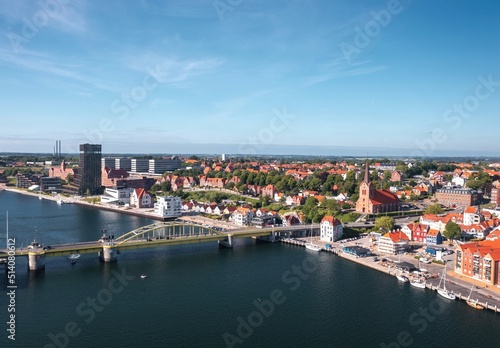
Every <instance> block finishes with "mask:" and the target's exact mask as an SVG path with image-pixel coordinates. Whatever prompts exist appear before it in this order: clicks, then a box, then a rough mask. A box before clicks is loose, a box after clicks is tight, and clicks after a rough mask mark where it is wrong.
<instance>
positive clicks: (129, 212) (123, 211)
mask: <svg viewBox="0 0 500 348" xmlns="http://www.w3.org/2000/svg"><path fill="white" fill-rule="evenodd" d="M2 190H3V191H7V192H13V193H19V194H22V195H25V196H31V197H38V198H39V199H46V200H49V201H53V202H55V203H58V201H62V202H63V203H62V204H78V205H80V206H83V207H89V208H94V209H101V210H105V211H112V212H115V213H121V214H127V215H133V216H138V217H144V218H148V219H153V220H158V221H166V220H169V219H172V218H163V217H160V216H157V215H154V214H152V213H149V212H146V211H140V210H139V209H140V208H129V209H125V208H118V207H116V208H115V207H111V206H105V205H102V204H100V203H98V204H93V203H89V202H87V201H84V200H82V199H76V198H74V197H67V196H63V195H62V194H59V193H58V194H56V195H54V196H52V195H47V194H39V193H33V192H28V191H24V190H21V189H18V188H11V187H5V186H3V187H0V191H2ZM146 209H152V208H146Z"/></svg>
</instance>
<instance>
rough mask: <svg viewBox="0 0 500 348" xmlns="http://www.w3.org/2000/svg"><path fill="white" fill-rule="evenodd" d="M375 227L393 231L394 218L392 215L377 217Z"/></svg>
mask: <svg viewBox="0 0 500 348" xmlns="http://www.w3.org/2000/svg"><path fill="white" fill-rule="evenodd" d="M375 228H376V229H379V230H380V229H384V230H386V231H392V230H393V229H394V219H393V218H392V217H390V216H381V217H378V218H376V219H375Z"/></svg>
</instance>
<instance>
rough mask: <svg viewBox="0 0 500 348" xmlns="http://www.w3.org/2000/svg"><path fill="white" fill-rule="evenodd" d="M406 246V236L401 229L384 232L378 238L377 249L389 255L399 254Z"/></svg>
mask: <svg viewBox="0 0 500 348" xmlns="http://www.w3.org/2000/svg"><path fill="white" fill-rule="evenodd" d="M407 248H408V236H407V235H406V234H404V233H403V232H402V231H393V232H388V233H386V234H384V235H383V236H382V237H380V238H379V240H378V251H379V252H380V253H386V254H391V255H396V254H401V253H404V252H405V251H406V249H407Z"/></svg>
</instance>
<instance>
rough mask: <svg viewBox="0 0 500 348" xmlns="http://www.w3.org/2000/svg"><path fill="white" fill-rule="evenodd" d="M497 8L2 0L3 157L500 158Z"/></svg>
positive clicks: (239, 0)
mask: <svg viewBox="0 0 500 348" xmlns="http://www.w3.org/2000/svg"><path fill="white" fill-rule="evenodd" d="M499 10H500V3H498V2H497V1H494V0H489V1H481V2H478V1H473V0H457V1H453V2H451V1H435V0H419V1H417V0H413V1H410V0H400V1H397V0H390V1H379V0H370V1H368V0H366V1H355V2H354V1H349V0H328V1H327V0H323V1H320V0H316V1H314V0H303V1H301V0H295V1H284V0H283V1H260V0H256V1H250V0H216V1H213V0H207V1H205V0H192V1H189V2H186V1H180V0H179V1H177V0H171V1H152V0H142V1H85V0H82V1H68V0H41V1H39V2H33V1H24V0H21V1H5V0H4V1H2V5H1V6H0V23H1V24H0V34H1V35H0V76H1V77H2V87H3V88H2V93H1V95H0V101H1V106H2V107H1V108H0V110H1V111H0V112H1V120H2V122H1V126H0V127H1V128H0V129H1V130H2V132H1V136H0V152H3V151H16V152H17V151H21V152H35V151H36V152H51V151H52V148H53V144H54V142H55V140H56V139H60V140H62V144H63V146H62V150H63V152H76V150H77V144H79V143H85V142H91V143H101V144H103V152H105V153H106V152H123V153H126V152H134V153H139V152H146V153H188V152H196V153H204V152H224V153H257V154H265V153H287V152H290V153H298V154H321V155H325V154H335V155H337V154H343V153H346V154H348V155H351V154H354V153H358V154H359V155H365V154H366V155H383V154H387V155H390V154H400V155H421V156H432V155H443V154H450V153H454V154H460V153H462V151H463V154H465V155H474V154H475V155H500V151H499V150H498V146H496V145H497V144H498V141H497V139H498V136H497V133H498V130H497V128H498V127H497V125H498V112H499V111H498V110H499V109H498V106H499V101H500V68H499V67H500V65H499V64H498V59H499V57H500V42H499V41H498V40H496V39H495V38H496V37H497V36H498V34H499V33H500V22H499V21H498V17H499V14H500V11H499ZM497 81H498V82H497ZM287 145H290V146H287Z"/></svg>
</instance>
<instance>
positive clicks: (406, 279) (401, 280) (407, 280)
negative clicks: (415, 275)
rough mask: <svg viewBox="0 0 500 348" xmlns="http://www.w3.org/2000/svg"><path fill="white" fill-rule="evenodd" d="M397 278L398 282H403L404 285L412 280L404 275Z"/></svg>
mask: <svg viewBox="0 0 500 348" xmlns="http://www.w3.org/2000/svg"><path fill="white" fill-rule="evenodd" d="M396 278H398V280H399V281H400V282H403V283H408V282H409V281H410V280H409V279H408V278H406V277H405V276H404V275H397V276H396Z"/></svg>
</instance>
